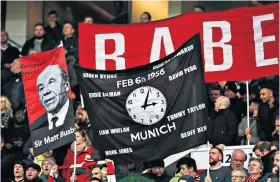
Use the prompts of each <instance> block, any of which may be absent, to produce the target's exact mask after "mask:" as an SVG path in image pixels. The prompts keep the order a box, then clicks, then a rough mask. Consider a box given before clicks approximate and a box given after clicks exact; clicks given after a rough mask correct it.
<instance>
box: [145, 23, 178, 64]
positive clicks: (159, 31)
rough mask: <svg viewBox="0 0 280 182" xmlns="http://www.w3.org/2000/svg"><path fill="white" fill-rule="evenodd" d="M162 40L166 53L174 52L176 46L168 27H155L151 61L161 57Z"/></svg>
mask: <svg viewBox="0 0 280 182" xmlns="http://www.w3.org/2000/svg"><path fill="white" fill-rule="evenodd" d="M161 40H163V45H164V48H165V54H166V55H169V54H171V53H172V52H174V46H173V42H172V39H171V35H170V31H169V28H168V27H159V28H155V33H154V39H153V42H152V50H151V56H150V63H152V62H154V61H157V60H159V59H160V49H161Z"/></svg>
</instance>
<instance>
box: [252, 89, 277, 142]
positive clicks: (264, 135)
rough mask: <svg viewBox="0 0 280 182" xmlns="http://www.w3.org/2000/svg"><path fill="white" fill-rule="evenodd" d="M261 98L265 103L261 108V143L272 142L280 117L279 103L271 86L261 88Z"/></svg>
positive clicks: (258, 126)
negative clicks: (274, 129) (278, 117)
mask: <svg viewBox="0 0 280 182" xmlns="http://www.w3.org/2000/svg"><path fill="white" fill-rule="evenodd" d="M260 98H261V100H262V102H263V103H262V104H260V106H259V113H258V120H257V128H258V134H259V137H260V139H261V141H271V140H272V132H273V128H274V123H275V120H276V116H277V115H279V103H278V102H277V100H276V99H275V96H274V92H273V88H272V87H271V86H270V85H262V86H261V90H260Z"/></svg>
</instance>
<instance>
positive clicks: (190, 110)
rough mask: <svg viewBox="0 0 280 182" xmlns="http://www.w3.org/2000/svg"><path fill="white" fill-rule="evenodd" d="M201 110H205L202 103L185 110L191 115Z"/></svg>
mask: <svg viewBox="0 0 280 182" xmlns="http://www.w3.org/2000/svg"><path fill="white" fill-rule="evenodd" d="M201 109H205V104H204V103H202V104H199V105H197V106H194V107H190V108H188V109H187V110H188V113H193V112H196V111H198V110H201Z"/></svg>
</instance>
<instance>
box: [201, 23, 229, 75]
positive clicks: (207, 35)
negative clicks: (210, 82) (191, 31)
mask: <svg viewBox="0 0 280 182" xmlns="http://www.w3.org/2000/svg"><path fill="white" fill-rule="evenodd" d="M214 27H219V28H220V29H221V30H222V39H221V40H220V41H219V42H213V28H214ZM203 40H204V59H205V71H206V72H212V71H224V70H228V69H230V67H231V66H232V63H233V56H232V45H230V44H226V43H227V42H229V41H230V40H231V31H230V23H229V22H227V21H209V22H203ZM214 47H221V48H222V49H223V64H220V65H215V64H214V51H213V48H214Z"/></svg>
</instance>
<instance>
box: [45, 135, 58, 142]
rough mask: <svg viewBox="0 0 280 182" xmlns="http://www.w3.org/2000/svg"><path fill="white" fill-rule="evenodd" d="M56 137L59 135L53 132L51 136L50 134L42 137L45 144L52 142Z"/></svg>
mask: <svg viewBox="0 0 280 182" xmlns="http://www.w3.org/2000/svg"><path fill="white" fill-rule="evenodd" d="M58 139H59V135H58V134H55V135H54V136H51V137H50V136H47V137H45V138H44V142H45V144H47V143H51V142H54V141H56V140H58Z"/></svg>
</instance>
